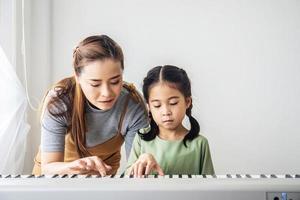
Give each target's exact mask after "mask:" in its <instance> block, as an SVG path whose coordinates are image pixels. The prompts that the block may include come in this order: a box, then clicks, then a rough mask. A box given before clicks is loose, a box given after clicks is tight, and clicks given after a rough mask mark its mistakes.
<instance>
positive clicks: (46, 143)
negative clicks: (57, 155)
mask: <svg viewBox="0 0 300 200" xmlns="http://www.w3.org/2000/svg"><path fill="white" fill-rule="evenodd" d="M47 98H48V97H47ZM49 98H51V97H49ZM45 102H46V101H45ZM61 106H64V105H61ZM66 131H67V121H66V118H64V117H59V116H54V115H53V113H51V112H50V111H49V110H48V107H45V108H44V111H43V114H42V117H41V150H42V151H43V152H63V151H64V145H65V134H66Z"/></svg>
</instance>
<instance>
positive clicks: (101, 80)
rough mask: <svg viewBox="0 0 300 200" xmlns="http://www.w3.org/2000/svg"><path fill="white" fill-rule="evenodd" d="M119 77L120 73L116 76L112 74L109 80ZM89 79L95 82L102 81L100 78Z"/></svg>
mask: <svg viewBox="0 0 300 200" xmlns="http://www.w3.org/2000/svg"><path fill="white" fill-rule="evenodd" d="M120 77H121V74H118V75H116V76H113V77H111V78H110V79H109V80H112V79H116V78H120ZM89 80H90V81H96V82H99V81H102V80H101V79H93V78H92V79H89Z"/></svg>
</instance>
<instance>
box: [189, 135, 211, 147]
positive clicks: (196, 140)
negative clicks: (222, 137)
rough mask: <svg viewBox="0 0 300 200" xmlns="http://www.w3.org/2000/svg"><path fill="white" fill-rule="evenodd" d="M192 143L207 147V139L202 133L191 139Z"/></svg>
mask: <svg viewBox="0 0 300 200" xmlns="http://www.w3.org/2000/svg"><path fill="white" fill-rule="evenodd" d="M192 142H194V143H196V144H197V145H200V146H203V145H204V146H206V145H208V140H207V138H206V137H205V136H204V135H203V133H199V135H198V136H197V137H196V138H194V139H193V141H192Z"/></svg>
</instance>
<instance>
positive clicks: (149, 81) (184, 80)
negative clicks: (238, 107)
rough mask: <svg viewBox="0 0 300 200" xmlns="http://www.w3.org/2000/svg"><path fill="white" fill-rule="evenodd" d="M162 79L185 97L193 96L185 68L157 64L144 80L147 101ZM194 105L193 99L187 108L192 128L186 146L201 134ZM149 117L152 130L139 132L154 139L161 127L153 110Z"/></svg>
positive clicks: (146, 138) (149, 138)
mask: <svg viewBox="0 0 300 200" xmlns="http://www.w3.org/2000/svg"><path fill="white" fill-rule="evenodd" d="M160 81H165V82H167V83H170V84H172V85H173V86H175V87H176V88H177V89H178V90H179V91H180V92H181V93H182V94H183V96H184V97H185V98H189V97H190V98H191V97H192V92H191V82H190V79H189V78H188V75H187V73H186V72H185V71H184V70H183V69H181V68H178V67H176V66H172V65H165V66H157V67H154V68H153V69H151V70H150V71H149V72H148V73H147V76H146V77H145V78H144V81H143V95H144V98H145V100H146V102H147V103H149V92H150V89H151V88H152V87H153V86H154V84H156V83H158V82H160ZM192 107H193V103H192V100H191V105H190V107H189V108H188V109H187V110H186V115H187V116H188V118H189V120H190V123H191V130H190V131H189V132H188V134H186V135H185V137H184V139H183V144H184V145H185V146H186V147H187V145H186V141H187V140H188V141H192V140H193V139H194V138H196V137H197V136H198V135H199V132H200V125H199V123H198V122H197V120H196V119H195V118H194V117H193V116H192ZM149 118H150V126H151V129H150V131H149V132H148V133H141V132H139V135H140V136H141V138H142V139H143V140H145V141H150V140H153V139H154V138H155V137H156V136H157V135H158V133H159V128H158V126H157V124H156V123H155V121H154V120H153V118H152V116H151V112H150V113H149Z"/></svg>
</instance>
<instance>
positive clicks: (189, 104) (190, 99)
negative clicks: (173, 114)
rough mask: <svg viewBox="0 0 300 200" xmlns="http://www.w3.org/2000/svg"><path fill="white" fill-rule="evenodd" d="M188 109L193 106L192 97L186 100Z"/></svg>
mask: <svg viewBox="0 0 300 200" xmlns="http://www.w3.org/2000/svg"><path fill="white" fill-rule="evenodd" d="M185 103H186V109H188V108H189V107H190V106H191V104H192V97H187V98H185Z"/></svg>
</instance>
